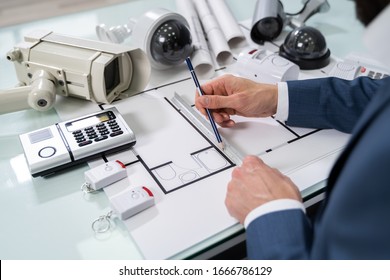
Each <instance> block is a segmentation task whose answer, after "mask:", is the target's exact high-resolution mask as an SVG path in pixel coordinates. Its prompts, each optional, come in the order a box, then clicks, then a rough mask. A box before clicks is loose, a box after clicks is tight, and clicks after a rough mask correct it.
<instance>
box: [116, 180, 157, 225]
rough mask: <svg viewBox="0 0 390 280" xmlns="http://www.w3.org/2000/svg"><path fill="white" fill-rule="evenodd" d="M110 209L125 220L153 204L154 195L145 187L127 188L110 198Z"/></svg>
mask: <svg viewBox="0 0 390 280" xmlns="http://www.w3.org/2000/svg"><path fill="white" fill-rule="evenodd" d="M110 204H111V209H112V210H113V211H114V212H115V213H116V214H117V215H118V216H119V217H120V218H121V220H126V219H128V218H130V217H131V216H134V215H135V214H137V213H139V212H141V211H142V210H145V209H147V208H149V207H151V206H153V205H154V195H153V193H152V192H151V190H150V189H148V188H147V187H144V186H142V187H135V188H128V189H125V190H124V191H122V192H120V193H118V194H116V195H115V196H113V197H111V198H110Z"/></svg>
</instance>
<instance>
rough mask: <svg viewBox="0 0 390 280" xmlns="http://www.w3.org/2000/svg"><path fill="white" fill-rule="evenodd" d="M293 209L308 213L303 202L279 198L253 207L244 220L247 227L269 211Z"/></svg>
mask: <svg viewBox="0 0 390 280" xmlns="http://www.w3.org/2000/svg"><path fill="white" fill-rule="evenodd" d="M291 209H301V210H302V211H303V212H304V213H306V210H305V207H304V206H303V203H302V202H300V201H298V200H295V199H288V198H286V199H277V200H273V201H270V202H267V203H265V204H263V205H261V206H259V207H257V208H255V209H253V210H252V211H251V212H249V214H248V215H247V216H246V218H245V221H244V226H245V228H248V226H249V224H250V223H251V222H252V221H254V220H255V219H257V218H259V217H260V216H263V215H265V214H268V213H272V212H277V211H282V210H291Z"/></svg>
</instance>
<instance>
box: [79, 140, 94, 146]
mask: <svg viewBox="0 0 390 280" xmlns="http://www.w3.org/2000/svg"><path fill="white" fill-rule="evenodd" d="M91 143H92V141H91V140H87V141H84V142H81V143H79V146H80V147H82V146H86V145H89V144H91Z"/></svg>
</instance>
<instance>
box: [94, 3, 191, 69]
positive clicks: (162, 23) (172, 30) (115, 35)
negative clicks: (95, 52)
mask: <svg viewBox="0 0 390 280" xmlns="http://www.w3.org/2000/svg"><path fill="white" fill-rule="evenodd" d="M96 33H97V35H98V37H99V39H100V40H102V41H109V42H114V43H122V42H123V41H124V40H125V39H126V38H127V37H129V36H130V35H131V44H132V45H133V46H134V47H138V48H141V49H143V50H144V51H145V52H146V54H147V56H148V58H149V61H150V63H151V66H152V67H153V68H155V69H158V70H163V69H168V68H171V67H173V66H175V65H178V64H180V63H183V62H184V60H185V59H186V58H187V57H188V56H189V55H190V54H191V53H192V50H193V48H192V38H191V33H190V30H189V27H188V22H187V20H186V19H185V18H184V17H183V16H182V15H180V14H178V13H174V12H171V11H169V10H166V9H163V8H158V9H153V10H150V11H148V12H146V13H145V14H143V15H142V16H141V17H140V18H139V19H138V20H137V21H134V20H131V21H130V22H129V24H127V25H122V26H116V27H115V26H114V27H110V28H107V27H106V26H105V25H104V24H101V25H98V26H97V27H96Z"/></svg>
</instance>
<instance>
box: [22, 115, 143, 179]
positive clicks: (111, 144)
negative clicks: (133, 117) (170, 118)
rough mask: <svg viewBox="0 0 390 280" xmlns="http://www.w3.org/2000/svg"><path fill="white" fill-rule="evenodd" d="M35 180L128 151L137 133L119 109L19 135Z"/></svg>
mask: <svg viewBox="0 0 390 280" xmlns="http://www.w3.org/2000/svg"><path fill="white" fill-rule="evenodd" d="M19 138H20V141H21V143H22V146H23V149H24V154H25V157H26V159H27V163H28V166H29V169H30V173H31V175H32V176H33V177H37V176H46V175H49V174H51V173H54V172H56V171H59V170H62V169H64V168H66V167H69V166H72V165H75V164H77V163H81V162H85V161H87V160H90V159H92V158H94V157H98V156H101V155H102V154H103V153H105V152H114V151H118V150H122V149H125V148H129V147H131V146H133V145H134V144H135V142H136V138H135V135H134V132H133V131H132V130H131V128H130V127H129V126H128V125H127V123H126V122H125V120H124V119H123V117H122V115H121V114H120V113H119V112H118V110H117V109H116V108H110V109H107V110H102V111H99V112H97V113H93V114H89V115H86V116H83V117H80V118H76V119H73V120H69V121H65V122H60V123H57V124H54V125H51V126H48V127H46V128H43V129H38V130H35V131H32V132H29V133H25V134H21V135H19Z"/></svg>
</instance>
